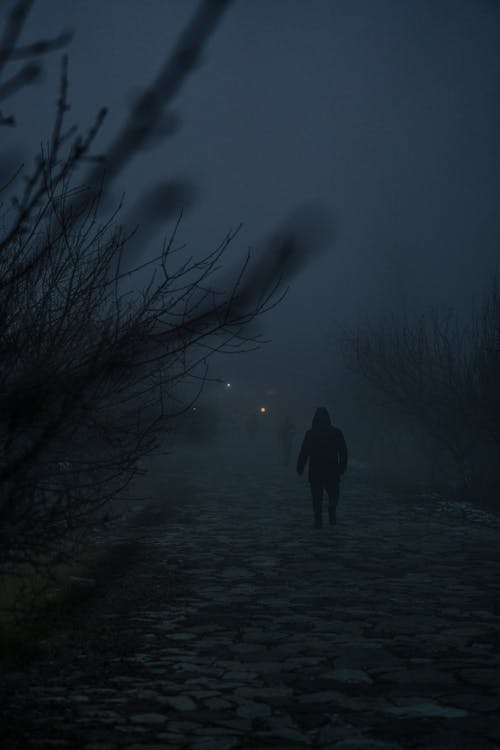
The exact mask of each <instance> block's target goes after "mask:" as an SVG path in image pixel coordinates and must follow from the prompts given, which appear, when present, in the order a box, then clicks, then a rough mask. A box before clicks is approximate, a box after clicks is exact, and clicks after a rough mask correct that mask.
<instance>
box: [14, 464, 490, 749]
mask: <svg viewBox="0 0 500 750" xmlns="http://www.w3.org/2000/svg"><path fill="white" fill-rule="evenodd" d="M311 521H312V519H311V513H310V508H309V503H308V501H307V494H306V488H305V486H304V485H303V484H301V483H299V482H298V481H297V480H296V479H295V477H292V476H289V475H285V474H283V476H280V477H276V476H274V478H271V477H270V476H266V475H265V472H264V473H255V475H254V476H252V477H250V478H249V477H248V476H246V478H245V480H244V484H243V483H242V477H241V475H239V474H238V473H237V472H234V473H233V474H232V475H229V476H228V477H226V478H225V479H224V482H223V486H221V480H220V477H217V476H216V475H214V474H212V475H210V474H209V473H206V474H205V475H204V477H201V478H200V479H199V480H198V481H197V483H196V485H195V487H194V493H193V496H192V498H191V500H190V503H189V508H188V510H187V511H186V514H185V515H184V516H182V517H181V518H180V519H177V520H176V521H175V522H174V523H171V522H170V523H168V524H163V523H161V522H158V523H153V524H151V523H149V525H147V526H145V527H144V529H142V532H141V530H140V529H139V530H138V531H139V532H141V534H140V536H142V540H143V541H142V548H141V554H140V555H139V556H138V557H137V560H136V561H135V562H134V563H133V564H130V565H128V566H127V567H126V570H124V572H123V575H118V576H117V577H116V579H115V581H114V584H113V587H112V590H111V591H108V593H107V594H106V595H105V596H103V597H101V598H100V600H99V602H98V603H97V604H96V606H95V609H93V614H92V617H90V618H82V625H81V629H80V630H79V629H78V628H77V629H76V630H75V632H74V633H73V636H72V639H71V641H70V642H66V644H65V645H64V646H61V647H60V648H58V649H56V650H55V651H54V652H52V653H48V654H47V656H46V657H44V658H42V659H41V660H40V661H39V662H38V663H37V664H36V665H33V666H32V667H31V668H30V669H29V670H27V671H26V672H22V673H17V674H14V675H8V676H7V677H6V679H5V680H4V691H5V690H6V693H5V694H4V696H3V697H2V708H3V711H4V714H5V716H4V731H3V744H2V747H3V748H5V750H10V749H11V748H51V747H53V748H56V747H68V748H86V750H115V749H118V748H120V749H121V748H127V750H140V749H141V750H142V749H144V750H146V749H149V750H157V749H159V748H163V749H164V750H168V749H170V748H193V749H196V750H198V748H199V749H201V748H203V750H231V749H232V748H253V749H254V750H259V749H262V748H267V747H272V748H287V750H291V749H293V748H307V747H320V748H325V749H326V748H336V749H337V750H347V749H348V748H351V749H352V750H358V749H359V750H362V749H363V748H366V749H367V750H379V749H380V750H382V749H384V750H385V749H386V750H397V748H421V749H422V750H423V749H424V748H425V750H433V749H434V748H435V749H436V750H437V749H438V748H439V750H444V749H445V748H446V749H449V750H460V749H470V750H483V749H484V750H489V749H490V748H496V747H500V719H499V718H495V717H498V716H499V715H500V655H499V652H500V649H499V645H500V611H499V607H500V581H499V578H498V570H499V562H500V545H499V543H498V539H499V533H500V526H499V525H497V526H496V527H491V526H490V525H488V524H487V523H485V522H482V521H481V520H474V521H472V522H468V521H466V520H465V519H464V518H462V517H460V516H459V515H457V516H454V515H449V514H443V513H438V512H437V509H436V508H434V507H433V506H432V505H431V504H429V503H422V504H421V505H418V503H413V504H411V505H404V506H403V505H401V504H398V503H396V502H395V501H393V500H391V499H390V498H388V497H386V496H384V495H383V494H382V493H380V492H374V491H373V490H372V489H370V488H369V487H367V486H364V485H363V484H362V483H361V482H360V481H357V480H355V479H352V478H351V479H350V480H349V482H348V483H347V484H346V486H345V487H344V489H343V497H342V502H341V507H340V509H339V523H338V525H337V526H336V527H333V528H330V527H329V526H325V527H324V528H323V529H321V530H314V529H312V522H311ZM145 535H146V536H147V539H146V542H147V543H145V542H144V539H145Z"/></svg>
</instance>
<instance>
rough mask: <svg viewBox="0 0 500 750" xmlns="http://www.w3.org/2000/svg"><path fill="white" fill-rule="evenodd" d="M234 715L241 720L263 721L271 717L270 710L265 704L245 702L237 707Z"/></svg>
mask: <svg viewBox="0 0 500 750" xmlns="http://www.w3.org/2000/svg"><path fill="white" fill-rule="evenodd" d="M236 715H237V716H241V717H242V718H243V719H264V718H266V717H267V716H270V715H271V709H270V708H269V706H267V705H266V704H265V703H256V702H254V701H245V702H244V703H240V704H239V705H238V708H237V709H236Z"/></svg>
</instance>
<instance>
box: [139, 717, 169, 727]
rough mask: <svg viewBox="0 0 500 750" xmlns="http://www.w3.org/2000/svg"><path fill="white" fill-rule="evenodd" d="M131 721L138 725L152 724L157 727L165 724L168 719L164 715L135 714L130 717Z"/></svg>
mask: <svg viewBox="0 0 500 750" xmlns="http://www.w3.org/2000/svg"><path fill="white" fill-rule="evenodd" d="M130 721H133V722H135V723H137V724H150V725H152V726H153V725H154V726H157V725H158V724H165V722H166V721H167V717H166V716H163V714H133V715H132V716H131V717H130Z"/></svg>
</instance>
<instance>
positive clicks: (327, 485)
mask: <svg viewBox="0 0 500 750" xmlns="http://www.w3.org/2000/svg"><path fill="white" fill-rule="evenodd" d="M308 459H309V484H310V485H311V496H312V503H313V512H314V526H315V528H317V529H319V528H321V526H322V505H323V490H326V493H327V495H328V515H329V519H330V523H331V524H335V523H337V503H338V499H339V483H340V477H341V476H342V474H343V473H344V472H345V470H346V468H347V446H346V444H345V440H344V436H343V434H342V432H341V431H340V430H339V429H338V428H337V427H333V425H332V423H331V420H330V415H329V414H328V411H327V410H326V409H325V407H324V406H320V407H319V408H318V409H316V413H315V415H314V417H313V421H312V427H311V429H310V430H307V432H306V434H305V436H304V440H303V442H302V447H301V449H300V453H299V457H298V459H297V473H298V474H299V475H300V476H302V474H303V473H304V467H305V465H306V463H307V460H308Z"/></svg>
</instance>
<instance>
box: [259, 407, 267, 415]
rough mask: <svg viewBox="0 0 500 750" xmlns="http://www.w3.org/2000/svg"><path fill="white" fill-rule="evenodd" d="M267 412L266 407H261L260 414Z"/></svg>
mask: <svg viewBox="0 0 500 750" xmlns="http://www.w3.org/2000/svg"><path fill="white" fill-rule="evenodd" d="M266 411H267V409H266V407H265V406H261V407H260V413H261V414H265V413H266Z"/></svg>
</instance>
